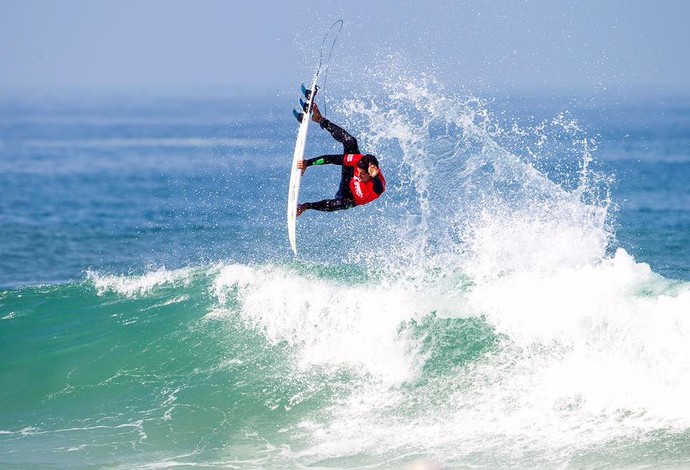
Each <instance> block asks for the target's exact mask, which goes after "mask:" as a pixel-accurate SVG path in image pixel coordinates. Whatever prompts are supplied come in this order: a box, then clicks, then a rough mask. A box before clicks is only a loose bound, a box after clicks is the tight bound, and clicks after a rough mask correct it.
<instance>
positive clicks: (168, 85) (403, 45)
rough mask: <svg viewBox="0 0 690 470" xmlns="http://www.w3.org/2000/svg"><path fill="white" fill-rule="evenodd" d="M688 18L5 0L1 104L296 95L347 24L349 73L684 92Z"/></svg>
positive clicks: (342, 5) (546, 4)
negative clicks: (324, 43) (79, 92)
mask: <svg viewBox="0 0 690 470" xmlns="http://www.w3.org/2000/svg"><path fill="white" fill-rule="evenodd" d="M688 17H690V1H686V0H675V1H672V0H612V1H606V0H588V1H584V0H583V1H565V0H562V1H559V0H471V1H470V0H456V1H454V0H443V1H429V2H422V1H417V0H415V1H376V0H347V1H342V2H335V1H324V0H319V1H316V0H313V1H306V2H297V1H291V0H264V1H256V2H247V1H235V0H232V1H231V0H227V1H220V0H195V1H191V0H190V1H180V0H149V1H146V0H60V1H57V0H56V1H50V0H45V1H37V0H0V63H1V64H2V69H1V73H0V94H4V95H7V94H10V95H11V94H12V93H15V92H17V91H19V90H27V89H28V90H32V89H38V90H53V89H58V90H59V89H89V90H161V91H166V92H169V91H174V90H195V91H203V90H206V89H207V90H220V91H225V92H230V93H232V92H236V91H241V90H245V89H247V88H248V87H252V88H254V89H256V90H257V91H259V92H261V91H264V90H266V91H281V90H284V89H286V88H288V89H292V88H294V83H295V82H300V81H303V80H305V79H308V78H309V77H310V73H311V72H310V69H311V67H312V66H313V63H314V62H315V61H316V60H317V56H318V54H317V52H316V49H318V46H319V44H320V42H321V35H322V34H323V31H324V30H325V29H326V28H327V27H328V26H329V25H330V24H331V23H333V21H335V20H336V19H338V18H342V19H343V20H344V21H345V30H344V31H343V34H342V35H341V37H340V39H339V43H338V46H337V50H336V53H335V61H336V62H337V64H338V67H341V68H348V69H350V70H352V71H359V70H362V71H363V73H364V72H366V71H367V70H371V69H370V68H368V67H376V66H377V64H378V62H380V61H382V60H384V59H383V58H385V57H387V56H389V55H391V54H393V55H398V56H402V57H403V58H404V60H405V61H407V63H409V64H413V65H412V67H413V68H414V69H416V70H419V71H420V72H421V71H430V70H433V71H434V74H435V75H436V76H437V77H438V78H439V80H440V81H441V82H443V83H446V84H447V85H448V86H451V87H452V86H458V85H459V86H463V87H467V88H469V89H472V90H489V91H495V90H499V91H500V90H504V89H506V90H508V89H513V90H514V89H518V90H522V89H527V90H532V89H550V88H567V89H578V90H584V91H601V90H602V89H607V88H609V87H613V88H623V89H632V88H635V89H637V88H645V89H648V90H651V91H652V92H655V93H666V92H675V91H678V90H685V91H687V90H688V89H689V88H690V87H689V85H690V52H689V45H690V27H688V25H687V19H688ZM334 70H337V69H334ZM346 79H347V80H355V79H356V73H351V74H350V75H348V77H347V78H345V77H343V80H346ZM362 79H365V78H364V77H363V78H362ZM329 80H332V78H329ZM345 86H347V85H345Z"/></svg>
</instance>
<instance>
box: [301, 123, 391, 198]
mask: <svg viewBox="0 0 690 470" xmlns="http://www.w3.org/2000/svg"><path fill="white" fill-rule="evenodd" d="M320 125H321V128H323V129H326V130H327V131H328V132H330V134H331V136H333V138H334V139H335V140H337V141H338V142H340V143H341V144H343V153H341V154H336V155H321V156H320V157H316V158H311V159H309V160H305V163H306V165H307V166H313V165H325V164H331V165H340V166H342V172H341V176H340V186H339V187H338V192H337V193H336V195H335V198H333V199H324V200H323V201H318V202H306V203H304V204H302V207H303V208H304V209H314V210H317V211H324V212H332V211H339V210H344V209H350V208H351V207H354V206H355V205H356V204H355V201H354V197H353V196H352V192H351V191H350V181H351V180H352V177H353V176H354V174H355V169H354V168H353V167H350V166H345V165H344V164H343V157H344V156H345V155H347V154H359V153H360V152H359V147H358V145H357V139H355V138H354V137H352V136H351V135H350V134H349V133H348V132H347V131H346V130H345V129H343V128H342V127H340V126H338V125H336V124H333V123H332V122H331V121H329V120H328V119H325V118H324V119H323V120H322V121H321V124H320ZM374 184H375V186H378V187H375V191H376V193H377V194H381V193H383V190H384V188H383V186H382V185H381V183H380V181H379V180H378V179H376V181H375V183H374ZM379 187H380V190H379Z"/></svg>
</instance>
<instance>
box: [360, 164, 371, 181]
mask: <svg viewBox="0 0 690 470" xmlns="http://www.w3.org/2000/svg"><path fill="white" fill-rule="evenodd" d="M357 177H359V179H360V180H362V182H364V183H366V182H367V181H369V180H370V179H371V175H369V172H368V171H367V170H365V169H363V168H360V167H357Z"/></svg>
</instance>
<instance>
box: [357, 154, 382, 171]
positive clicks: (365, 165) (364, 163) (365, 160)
mask: <svg viewBox="0 0 690 470" xmlns="http://www.w3.org/2000/svg"><path fill="white" fill-rule="evenodd" d="M372 163H373V164H374V165H375V166H377V167H378V166H379V161H378V160H377V159H376V157H375V156H373V155H369V154H367V155H364V156H363V157H362V159H361V160H360V161H359V162H358V163H357V166H358V167H359V168H361V169H362V170H368V169H369V165H371V164H372Z"/></svg>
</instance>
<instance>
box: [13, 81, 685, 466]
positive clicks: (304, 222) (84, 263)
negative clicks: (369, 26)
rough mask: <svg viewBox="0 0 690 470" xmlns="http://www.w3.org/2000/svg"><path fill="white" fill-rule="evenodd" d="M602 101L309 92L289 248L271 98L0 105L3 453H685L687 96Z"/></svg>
mask: <svg viewBox="0 0 690 470" xmlns="http://www.w3.org/2000/svg"><path fill="white" fill-rule="evenodd" d="M602 95H603V96H598V97H596V99H594V98H586V97H579V98H578V97H573V96H572V95H566V94H549V93H544V94H542V95H539V96H538V95H534V96H490V97H484V96H476V94H472V93H466V92H462V91H454V92H450V91H444V90H443V87H441V86H439V85H438V84H431V83H429V82H425V81H422V80H419V81H416V82H415V81H414V80H399V81H396V82H391V83H387V84H386V85H385V86H382V87H381V88H380V89H377V90H373V91H372V90H364V91H359V92H357V93H354V92H353V93H349V94H345V95H344V96H333V97H329V98H330V100H329V102H328V116H329V117H330V118H331V119H332V120H333V121H334V122H336V123H338V124H341V125H343V126H344V127H345V128H346V129H348V130H349V131H351V132H352V133H353V134H354V135H355V136H357V137H358V139H359V143H360V148H362V149H363V150H364V151H366V152H369V153H375V154H376V155H377V156H378V158H379V161H380V162H381V167H382V171H383V173H384V174H385V176H386V179H387V182H388V186H387V191H386V193H385V194H384V195H383V196H382V197H381V198H380V199H379V200H377V201H375V202H374V203H372V204H370V205H367V206H365V207H357V208H354V209H351V210H348V211H342V212H336V213H319V212H315V211H308V212H306V213H305V214H304V215H302V217H300V218H299V220H298V224H297V245H298V249H299V256H297V257H295V256H293V254H292V252H291V250H290V246H289V243H288V239H287V233H286V220H285V209H286V207H285V206H286V198H287V185H288V180H289V166H290V163H291V160H292V152H293V149H294V140H295V137H296V130H297V123H296V121H294V118H293V117H292V114H291V107H292V106H293V104H294V101H296V99H297V88H296V90H295V96H294V97H293V96H286V95H285V94H277V95H275V96H274V95H267V96H261V97H258V98H256V97H254V98H250V97H242V98H237V97H229V96H210V97H199V96H195V97H185V98H183V97H179V96H178V97H164V96H147V95H145V94H143V93H139V94H132V95H105V94H103V95H98V96H79V95H75V94H73V95H67V96H41V97H38V96H34V97H23V98H22V97H11V98H4V99H3V100H2V104H1V105H0V358H1V360H0V383H1V385H2V386H1V387H0V467H2V468H8V469H28V468H31V469H33V468H70V469H74V468H114V469H120V468H121V469H132V468H137V469H154V468H155V469H160V468H172V467H176V468H177V467H179V468H192V467H202V468H256V469H259V468H262V469H263V468H266V469H274V468H338V469H340V468H343V469H363V468H380V469H393V468H412V467H414V466H415V465H417V466H424V467H425V468H434V466H437V467H438V466H444V467H445V468H559V469H560V468H598V469H602V468H616V469H618V468H687V467H689V466H690V403H689V402H688V397H689V396H690V346H689V342H690V185H689V184H688V182H689V181H690V99H689V98H688V97H687V96H686V97H683V96H667V97H659V96H654V95H646V96H633V95H630V96H628V95H625V96H618V95H615V94H613V93H612V94H609V95H606V94H603V93H602ZM324 96H328V95H326V94H324ZM338 151H339V146H338V145H337V144H336V143H334V142H333V141H332V140H331V139H330V136H328V135H327V133H326V132H325V131H323V130H321V129H319V128H318V126H312V128H311V129H310V138H309V141H308V144H307V155H308V156H316V155H319V154H324V153H336V152H338ZM338 178H339V168H337V167H332V166H323V167H314V168H309V169H308V170H307V172H306V174H305V176H304V178H303V180H302V192H301V196H300V199H301V200H302V201H314V200H319V199H324V198H328V197H332V195H333V194H334V193H335V191H336V189H337V183H338Z"/></svg>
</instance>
